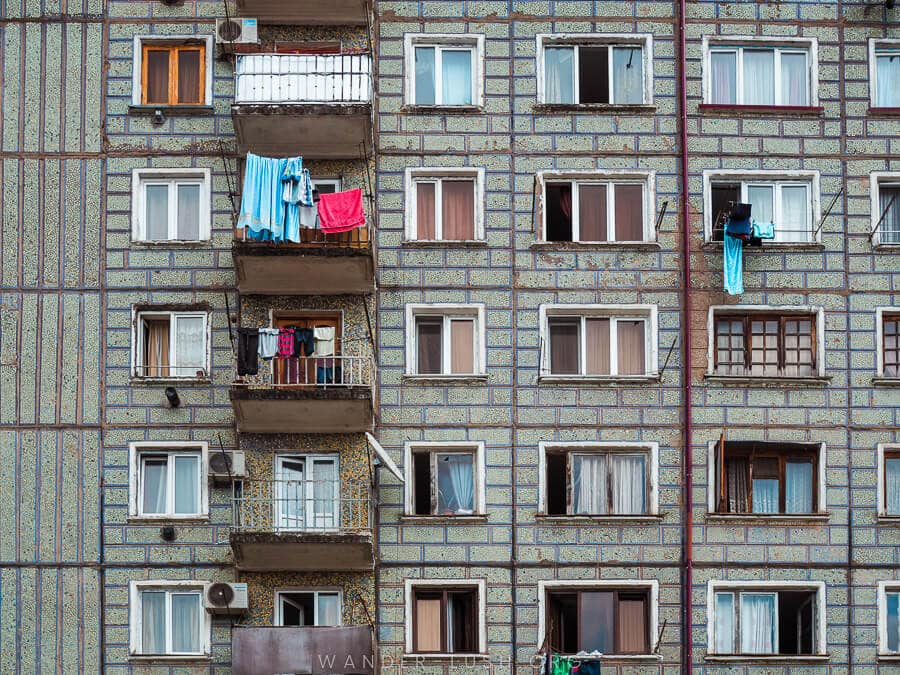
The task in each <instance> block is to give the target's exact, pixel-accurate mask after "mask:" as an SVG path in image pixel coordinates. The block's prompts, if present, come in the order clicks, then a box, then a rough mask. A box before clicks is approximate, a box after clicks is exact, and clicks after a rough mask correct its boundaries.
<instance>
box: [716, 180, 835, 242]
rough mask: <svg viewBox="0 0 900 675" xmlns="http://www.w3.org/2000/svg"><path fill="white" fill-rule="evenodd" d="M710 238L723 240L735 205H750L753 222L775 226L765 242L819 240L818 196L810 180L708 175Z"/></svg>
mask: <svg viewBox="0 0 900 675" xmlns="http://www.w3.org/2000/svg"><path fill="white" fill-rule="evenodd" d="M706 185H707V189H706V204H707V215H706V222H707V235H708V239H709V240H710V241H722V240H723V238H724V236H725V223H726V221H727V220H728V216H729V214H730V213H731V210H732V208H733V207H734V205H735V204H738V203H742V204H750V208H751V215H750V218H751V221H752V222H755V223H757V224H758V225H761V226H763V225H765V226H771V230H772V232H771V234H772V237H771V238H770V239H763V240H762V243H763V244H765V243H766V242H772V243H776V244H803V243H810V242H813V241H815V238H816V233H815V231H814V228H815V225H814V215H815V212H816V209H815V206H816V204H817V199H818V198H817V196H814V184H813V181H811V180H808V179H805V178H803V179H788V178H785V179H783V180H782V179H777V180H776V179H772V178H769V177H766V176H765V175H763V174H760V175H758V176H745V177H740V176H731V175H716V174H709V173H707V175H706Z"/></svg>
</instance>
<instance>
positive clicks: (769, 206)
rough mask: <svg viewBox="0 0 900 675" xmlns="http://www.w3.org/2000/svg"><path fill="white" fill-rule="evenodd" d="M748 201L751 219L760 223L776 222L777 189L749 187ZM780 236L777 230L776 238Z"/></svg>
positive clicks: (757, 186) (767, 186) (770, 186)
mask: <svg viewBox="0 0 900 675" xmlns="http://www.w3.org/2000/svg"><path fill="white" fill-rule="evenodd" d="M747 201H748V202H749V204H750V206H751V207H752V208H751V211H750V217H751V218H752V219H753V220H755V221H756V222H758V223H774V222H775V187H774V186H772V185H748V186H747ZM778 236H779V232H778V228H777V227H776V228H775V238H776V239H777V238H778Z"/></svg>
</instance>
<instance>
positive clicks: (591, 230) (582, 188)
mask: <svg viewBox="0 0 900 675" xmlns="http://www.w3.org/2000/svg"><path fill="white" fill-rule="evenodd" d="M578 221H579V223H578V224H579V229H580V232H579V235H578V240H579V241H607V234H606V186H605V185H590V184H579V185H578Z"/></svg>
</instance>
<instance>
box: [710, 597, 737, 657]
mask: <svg viewBox="0 0 900 675" xmlns="http://www.w3.org/2000/svg"><path fill="white" fill-rule="evenodd" d="M715 653H716V654H733V653H734V593H716V651H715Z"/></svg>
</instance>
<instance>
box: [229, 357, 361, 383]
mask: <svg viewBox="0 0 900 675" xmlns="http://www.w3.org/2000/svg"><path fill="white" fill-rule="evenodd" d="M258 363H259V372H258V373H257V374H255V375H237V372H238V371H237V365H236V364H235V371H234V372H235V381H234V383H233V384H234V385H236V386H247V387H255V388H269V387H278V388H305V387H310V388H312V387H314V388H321V389H330V388H333V387H371V386H372V383H373V382H374V381H375V377H374V373H375V364H374V363H373V361H372V359H370V358H369V357H366V356H300V357H292V358H287V359H278V358H274V359H271V360H268V361H266V360H263V359H259V361H258Z"/></svg>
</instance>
